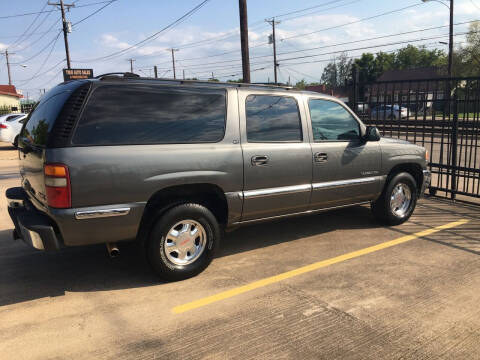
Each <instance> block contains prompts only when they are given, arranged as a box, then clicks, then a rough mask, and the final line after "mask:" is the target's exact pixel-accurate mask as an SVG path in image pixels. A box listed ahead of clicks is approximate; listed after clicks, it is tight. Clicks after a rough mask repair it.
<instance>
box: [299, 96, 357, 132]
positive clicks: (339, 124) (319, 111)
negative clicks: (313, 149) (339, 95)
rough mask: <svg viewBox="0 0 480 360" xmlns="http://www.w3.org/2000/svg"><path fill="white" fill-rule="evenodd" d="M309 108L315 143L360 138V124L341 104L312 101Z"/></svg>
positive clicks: (309, 102) (318, 100)
mask: <svg viewBox="0 0 480 360" xmlns="http://www.w3.org/2000/svg"><path fill="white" fill-rule="evenodd" d="M308 106H309V107H310V118H311V119H312V128H313V139H314V140H315V141H322V140H352V139H358V138H359V136H360V128H359V124H358V122H357V121H356V120H355V118H354V117H353V116H352V115H351V114H350V113H349V112H348V111H347V109H345V108H344V107H343V106H341V105H340V104H338V103H336V102H334V101H328V100H320V99H310V100H309V101H308Z"/></svg>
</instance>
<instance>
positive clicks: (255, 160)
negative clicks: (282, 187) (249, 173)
mask: <svg viewBox="0 0 480 360" xmlns="http://www.w3.org/2000/svg"><path fill="white" fill-rule="evenodd" d="M267 163H268V156H267V155H255V156H252V165H253V166H260V165H265V164H267Z"/></svg>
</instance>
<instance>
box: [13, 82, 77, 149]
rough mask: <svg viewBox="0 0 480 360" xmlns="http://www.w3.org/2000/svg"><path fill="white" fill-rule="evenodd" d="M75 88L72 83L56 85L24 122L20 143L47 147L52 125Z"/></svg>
mask: <svg viewBox="0 0 480 360" xmlns="http://www.w3.org/2000/svg"><path fill="white" fill-rule="evenodd" d="M76 86H77V84H73V83H71V84H64V85H58V86H56V87H54V88H53V89H52V90H50V91H49V92H48V93H46V94H45V95H44V96H43V98H42V100H41V101H40V102H39V103H38V104H37V105H36V106H35V108H34V109H33V111H32V112H31V113H30V115H29V116H28V118H27V119H26V120H25V121H27V123H26V124H25V127H24V128H23V131H22V136H21V141H22V142H25V143H28V144H30V145H34V146H39V147H44V146H46V145H47V140H48V136H49V134H50V132H51V130H52V127H53V124H54V123H55V120H56V119H57V117H58V114H59V113H60V111H61V110H62V107H63V105H64V104H65V101H67V99H68V98H69V97H70V95H71V94H72V91H73V90H75V88H76Z"/></svg>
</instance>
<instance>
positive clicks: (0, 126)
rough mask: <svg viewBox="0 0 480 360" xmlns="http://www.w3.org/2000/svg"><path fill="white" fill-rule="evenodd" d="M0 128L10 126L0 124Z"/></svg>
mask: <svg viewBox="0 0 480 360" xmlns="http://www.w3.org/2000/svg"><path fill="white" fill-rule="evenodd" d="M0 129H8V126H7V125H5V124H0Z"/></svg>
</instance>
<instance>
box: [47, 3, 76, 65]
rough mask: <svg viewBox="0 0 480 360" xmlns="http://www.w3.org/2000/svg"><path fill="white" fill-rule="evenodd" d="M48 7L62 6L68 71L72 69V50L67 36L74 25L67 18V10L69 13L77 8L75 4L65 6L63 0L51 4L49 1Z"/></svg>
mask: <svg viewBox="0 0 480 360" xmlns="http://www.w3.org/2000/svg"><path fill="white" fill-rule="evenodd" d="M48 5H53V6H60V11H61V12H62V23H63V40H64V41H65V54H66V58H67V69H71V66H70V50H69V48H68V36H67V34H68V33H69V32H72V25H71V23H70V22H68V21H67V19H66V18H65V8H67V11H69V10H70V8H71V7H75V4H64V3H63V0H60V2H59V3H51V2H50V1H49V2H48Z"/></svg>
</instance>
